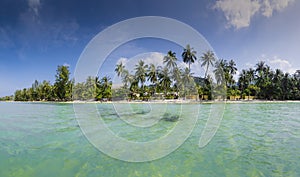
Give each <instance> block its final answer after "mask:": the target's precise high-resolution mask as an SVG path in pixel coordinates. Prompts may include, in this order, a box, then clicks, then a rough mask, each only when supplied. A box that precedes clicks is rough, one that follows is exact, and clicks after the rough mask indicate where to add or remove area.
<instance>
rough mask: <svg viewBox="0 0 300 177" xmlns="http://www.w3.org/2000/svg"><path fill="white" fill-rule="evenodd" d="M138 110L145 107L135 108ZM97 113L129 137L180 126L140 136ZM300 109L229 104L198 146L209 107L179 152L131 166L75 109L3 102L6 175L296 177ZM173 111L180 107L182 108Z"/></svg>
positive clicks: (0, 120)
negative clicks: (91, 135) (93, 140)
mask: <svg viewBox="0 0 300 177" xmlns="http://www.w3.org/2000/svg"><path fill="white" fill-rule="evenodd" d="M139 106H143V105H141V104H140V105H135V107H137V108H138V107H139ZM97 108H98V111H99V112H100V113H101V114H102V116H103V119H104V120H105V122H106V124H107V125H108V126H110V128H111V129H112V131H114V132H116V133H120V134H121V135H122V136H124V137H127V138H129V139H130V138H132V139H136V140H139V141H148V140H151V139H155V138H157V137H160V136H162V135H163V134H165V133H166V132H168V131H169V130H170V129H171V128H172V127H173V126H174V125H175V124H176V122H168V121H160V122H159V124H158V125H156V126H154V127H153V128H152V129H151V131H148V132H147V131H146V132H144V133H139V134H138V133H135V131H136V130H134V129H132V127H129V126H128V125H126V124H122V123H120V120H119V119H118V116H117V115H116V114H115V113H113V112H112V110H113V108H112V104H99V105H97ZM299 108H300V103H268V104H263V103H256V104H254V103H251V104H227V105H226V110H225V113H224V118H223V120H222V123H221V126H220V128H219V130H218V132H217V133H216V135H215V136H214V138H213V139H212V141H211V142H210V143H209V144H208V145H207V146H206V147H205V148H202V149H200V148H199V147H198V143H199V137H200V135H201V132H202V130H203V128H204V126H205V123H206V120H207V119H208V114H209V110H210V105H209V104H203V105H200V115H199V119H198V122H197V124H196V126H195V128H194V130H193V132H192V134H191V136H190V137H189V138H188V139H187V141H185V143H184V144H183V145H182V146H180V147H179V148H178V149H177V150H176V151H174V152H173V153H171V154H169V155H168V156H166V157H164V158H161V159H158V160H155V161H151V162H144V163H129V162H124V161H120V160H116V159H113V158H111V157H109V156H107V155H105V154H103V153H102V152H100V151H98V150H97V149H96V148H95V147H94V146H92V145H91V144H90V143H89V142H88V141H87V139H86V138H85V136H84V135H83V134H82V132H81V130H80V128H79V126H78V124H77V121H76V118H75V115H74V111H73V105H72V104H38V103H35V104H33V103H3V102H2V103H1V102H0V176H1V177H6V176H18V177H19V176H20V177H26V176H30V177H34V176H49V177H50V176H51V177H53V176H56V177H58V176H62V177H68V176H204V177H208V176H209V177H210V176H228V177H233V176H284V177H285V176H294V177H298V176H300V168H299V167H300V114H299V113H300V109H299ZM170 109H174V110H178V108H177V106H176V105H173V106H172V107H171V108H170ZM138 114H143V111H142V112H138ZM179 121H180V120H179ZM146 134H147V136H145V135H146Z"/></svg>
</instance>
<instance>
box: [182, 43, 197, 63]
mask: <svg viewBox="0 0 300 177" xmlns="http://www.w3.org/2000/svg"><path fill="white" fill-rule="evenodd" d="M196 53H197V52H196V51H194V49H193V48H191V47H190V45H189V44H188V45H187V46H186V48H185V49H183V53H182V55H181V56H182V59H183V62H184V63H188V64H189V69H191V63H194V62H195V61H196V60H197V57H196Z"/></svg>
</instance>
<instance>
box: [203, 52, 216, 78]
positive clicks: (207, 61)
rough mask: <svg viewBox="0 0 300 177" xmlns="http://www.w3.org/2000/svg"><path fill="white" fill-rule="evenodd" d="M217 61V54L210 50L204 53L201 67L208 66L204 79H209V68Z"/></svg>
mask: <svg viewBox="0 0 300 177" xmlns="http://www.w3.org/2000/svg"><path fill="white" fill-rule="evenodd" d="M215 60H216V58H215V54H214V53H213V52H212V51H211V50H208V51H207V52H205V53H203V55H202V57H201V61H202V64H201V67H204V66H206V71H205V75H204V78H207V73H208V68H209V66H213V65H214V62H215Z"/></svg>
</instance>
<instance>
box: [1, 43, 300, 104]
mask: <svg viewBox="0 0 300 177" xmlns="http://www.w3.org/2000/svg"><path fill="white" fill-rule="evenodd" d="M181 58H182V60H183V62H185V63H187V64H188V67H186V68H183V67H180V66H178V65H177V61H178V59H177V56H176V53H175V52H172V51H168V53H167V55H166V56H165V57H164V58H163V66H155V65H154V64H149V65H148V64H145V62H144V61H143V60H140V61H139V62H138V63H137V64H136V65H135V68H134V71H129V70H127V69H126V68H125V65H124V64H123V63H117V65H116V68H115V72H116V74H117V76H118V77H119V78H120V79H121V81H122V85H121V86H120V87H118V88H112V81H111V78H110V77H108V76H104V77H102V78H99V77H92V76H90V77H88V78H87V79H86V81H85V82H81V83H75V81H74V79H72V78H70V70H69V67H68V66H64V65H60V66H58V67H57V70H56V74H55V82H54V83H53V84H51V83H50V82H49V81H46V80H44V81H42V82H40V81H37V80H35V82H34V83H33V84H32V87H30V88H24V89H22V90H16V91H15V92H14V95H11V96H5V97H2V98H0V101H57V102H66V101H120V100H127V101H131V100H135V101H149V100H176V99H183V100H186V99H192V100H215V99H222V100H243V99H244V100H252V99H258V100H300V70H297V71H296V72H295V73H294V74H289V73H284V72H283V71H281V70H280V69H271V68H270V66H268V65H267V64H266V63H265V62H264V61H260V62H258V63H257V64H256V65H255V67H254V68H249V69H243V70H241V71H240V72H239V73H240V74H239V76H238V80H237V81H235V80H234V75H235V74H236V73H237V71H238V69H237V68H236V63H235V61H234V60H230V61H227V60H224V59H220V60H217V59H216V57H215V55H214V53H213V52H212V51H207V52H205V53H203V54H202V56H201V57H200V59H199V62H201V67H204V68H205V74H204V76H203V77H199V76H198V77H196V76H194V73H192V72H191V69H190V66H191V65H192V64H193V63H194V62H195V61H196V60H198V58H197V57H196V51H195V50H194V49H193V48H192V47H190V46H189V45H187V46H186V48H184V49H183V52H182V54H181ZM209 67H213V73H214V76H211V75H210V74H209V72H208V70H209ZM132 72H134V74H131V73H132ZM213 77H214V78H213ZM213 80H215V81H216V83H214V82H213ZM213 88H222V89H213ZM218 91H219V92H222V91H223V92H224V91H225V92H226V93H215V92H218ZM214 95H221V96H218V97H216V96H214Z"/></svg>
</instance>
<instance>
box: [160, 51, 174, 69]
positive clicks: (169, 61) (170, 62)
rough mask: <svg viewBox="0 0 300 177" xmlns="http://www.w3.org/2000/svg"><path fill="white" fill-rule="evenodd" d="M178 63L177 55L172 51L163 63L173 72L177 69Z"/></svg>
mask: <svg viewBox="0 0 300 177" xmlns="http://www.w3.org/2000/svg"><path fill="white" fill-rule="evenodd" d="M176 61H177V58H176V53H175V52H172V51H171V50H170V51H168V54H167V55H166V56H165V57H164V59H163V63H164V64H166V66H167V67H168V68H169V69H170V71H171V72H173V70H174V68H176V67H177V64H176Z"/></svg>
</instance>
